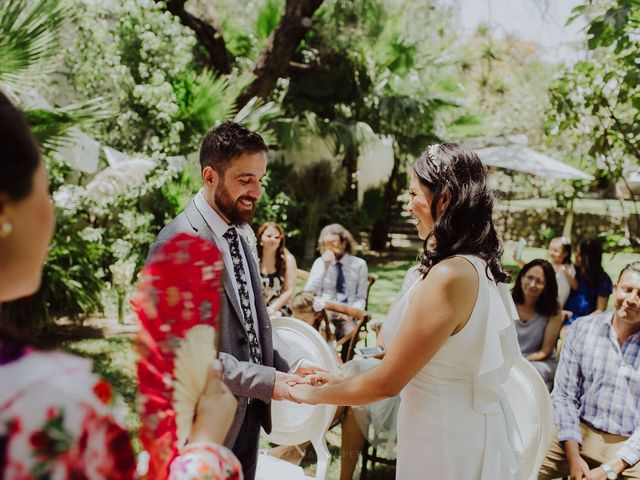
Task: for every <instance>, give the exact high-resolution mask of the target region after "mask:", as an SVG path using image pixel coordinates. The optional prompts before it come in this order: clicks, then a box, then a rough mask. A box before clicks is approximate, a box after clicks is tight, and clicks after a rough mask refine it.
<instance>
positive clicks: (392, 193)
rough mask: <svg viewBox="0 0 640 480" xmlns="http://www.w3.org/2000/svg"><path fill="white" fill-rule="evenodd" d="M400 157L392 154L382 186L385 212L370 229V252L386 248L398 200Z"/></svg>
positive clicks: (394, 153)
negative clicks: (385, 180)
mask: <svg viewBox="0 0 640 480" xmlns="http://www.w3.org/2000/svg"><path fill="white" fill-rule="evenodd" d="M401 163H402V162H401V160H400V157H399V156H398V154H397V153H396V151H395V149H394V152H393V168H392V169H391V175H389V180H388V181H387V183H386V184H385V186H384V207H385V211H384V214H383V215H382V217H381V218H379V219H377V220H376V221H375V222H374V224H373V227H372V229H371V237H370V239H369V246H370V248H371V249H372V250H376V251H378V252H381V251H383V250H385V249H386V248H387V239H388V237H389V230H390V229H391V218H392V215H393V207H394V206H395V203H396V200H397V198H398V193H399V192H398V190H399V188H398V184H399V182H398V176H399V175H400V164H401Z"/></svg>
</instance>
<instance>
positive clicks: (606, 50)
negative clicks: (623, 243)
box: [546, 0, 640, 242]
mask: <svg viewBox="0 0 640 480" xmlns="http://www.w3.org/2000/svg"><path fill="white" fill-rule="evenodd" d="M585 13H586V14H588V16H589V18H590V22H589V24H588V27H587V35H588V42H587V45H588V48H589V50H590V54H589V57H588V59H587V60H583V61H580V62H577V63H576V64H575V65H573V67H571V68H568V69H566V70H565V71H564V72H563V73H562V75H561V76H559V77H558V78H557V79H556V81H555V82H554V84H553V85H552V88H551V92H550V93H551V109H550V110H549V116H548V121H547V126H546V127H547V131H548V132H549V134H551V135H558V134H561V135H563V136H565V137H566V138H568V139H569V141H570V143H571V148H572V150H573V156H574V158H575V159H576V161H578V162H581V163H583V164H584V165H588V169H589V170H591V171H592V172H594V174H595V175H596V176H597V177H598V179H599V181H600V182H601V183H605V182H609V181H615V180H617V179H619V178H620V177H621V176H622V175H623V174H624V173H625V172H627V171H632V170H635V169H637V168H638V165H639V162H640V123H639V120H640V113H639V112H640V110H639V108H638V107H640V85H639V79H640V76H639V74H638V65H637V58H638V56H639V55H640V43H639V42H638V40H637V31H638V25H639V24H640V4H638V2H636V1H633V0H618V1H615V2H606V3H605V2H595V1H589V2H586V3H584V4H583V5H580V6H578V7H576V8H575V9H574V11H573V17H572V18H571V19H570V21H573V20H574V19H575V18H576V17H577V16H579V15H582V14H585ZM631 233H632V236H633V238H632V239H631V240H632V241H634V242H636V241H638V239H639V238H640V232H638V231H637V232H631Z"/></svg>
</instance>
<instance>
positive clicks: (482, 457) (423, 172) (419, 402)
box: [290, 144, 522, 480]
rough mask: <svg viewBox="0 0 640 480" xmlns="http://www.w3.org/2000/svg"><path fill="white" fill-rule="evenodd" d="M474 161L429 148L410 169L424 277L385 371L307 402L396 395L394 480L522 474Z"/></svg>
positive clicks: (307, 394)
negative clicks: (395, 464) (421, 240)
mask: <svg viewBox="0 0 640 480" xmlns="http://www.w3.org/2000/svg"><path fill="white" fill-rule="evenodd" d="M487 177H488V172H487V169H486V168H485V167H484V165H483V164H482V163H481V162H480V160H479V159H478V156H477V155H476V154H475V153H473V152H472V151H470V150H469V149H468V148H466V147H464V146H462V145H459V144H441V145H432V146H430V147H429V148H428V149H427V151H426V152H425V153H424V154H423V155H422V156H421V157H420V158H419V159H418V160H417V161H416V163H415V164H414V165H413V169H412V175H411V185H410V188H409V194H410V200H409V203H408V205H407V210H408V211H409V212H410V213H411V214H412V216H413V217H414V218H415V221H416V227H417V229H418V233H419V235H420V238H422V239H424V251H423V253H422V258H421V262H422V268H421V275H420V276H419V278H418V279H417V280H416V282H415V283H414V284H413V286H412V287H411V288H410V289H409V290H408V291H406V292H405V293H404V294H403V295H402V296H401V297H400V299H399V300H398V301H397V302H396V304H395V305H394V306H393V307H392V309H391V311H390V313H389V315H388V317H387V320H385V323H384V324H383V330H382V332H383V337H384V339H385V343H386V345H387V353H386V355H385V357H384V359H383V360H382V361H381V362H380V364H379V365H378V366H377V367H375V368H373V369H371V370H368V371H366V372H364V373H362V374H360V375H357V376H355V377H350V378H348V379H341V378H332V377H328V376H325V377H324V378H320V379H319V380H320V381H319V382H318V383H319V384H323V385H322V386H320V387H318V386H315V387H314V386H310V385H296V386H292V387H290V388H291V394H292V396H293V397H295V398H296V399H297V400H299V401H302V402H306V403H331V404H337V405H362V404H367V403H371V402H375V401H377V400H380V399H383V398H388V397H392V396H394V395H397V394H398V393H399V394H400V397H401V403H400V410H399V413H398V462H397V469H396V478H398V479H404V480H415V479H425V478H426V479H449V480H460V479H465V480H470V479H483V480H495V479H512V478H521V476H522V475H521V469H520V462H519V459H518V455H517V453H516V448H515V446H514V442H515V441H516V439H515V436H516V435H517V434H516V429H517V427H516V425H515V419H514V418H513V414H512V411H511V408H510V405H509V403H508V401H507V399H506V395H505V393H504V390H503V388H502V384H503V383H504V382H505V380H506V378H507V376H508V372H509V370H510V369H511V366H512V365H513V362H514V361H515V359H516V357H518V356H519V355H520V350H519V347H518V341H517V337H516V331H515V327H514V323H513V319H514V318H516V316H517V314H516V311H515V307H514V305H513V302H512V300H511V296H510V293H509V290H508V288H507V285H506V284H505V283H504V282H507V281H509V276H508V275H507V274H506V273H505V272H504V271H503V270H502V267H501V265H500V256H501V254H502V243H501V241H500V239H499V238H498V235H497V234H496V231H495V229H494V226H493V221H492V217H491V215H492V212H493V205H494V193H493V191H492V190H491V189H490V187H489V185H488V182H487Z"/></svg>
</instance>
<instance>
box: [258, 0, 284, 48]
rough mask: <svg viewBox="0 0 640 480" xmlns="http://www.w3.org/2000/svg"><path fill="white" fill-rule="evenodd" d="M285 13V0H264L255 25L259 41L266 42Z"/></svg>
mask: <svg viewBox="0 0 640 480" xmlns="http://www.w3.org/2000/svg"><path fill="white" fill-rule="evenodd" d="M283 13H284V2H283V0H264V2H263V3H262V5H261V6H260V8H258V14H257V19H256V25H255V32H256V34H257V37H258V39H259V40H261V41H264V40H266V39H267V37H268V36H269V35H271V32H272V31H273V30H274V29H275V28H276V26H277V25H278V22H279V21H280V17H281V16H282V14H283Z"/></svg>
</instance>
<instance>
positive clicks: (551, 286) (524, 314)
mask: <svg viewBox="0 0 640 480" xmlns="http://www.w3.org/2000/svg"><path fill="white" fill-rule="evenodd" d="M511 294H512V296H513V301H514V303H515V304H516V309H517V310H518V318H517V319H516V331H517V332H518V343H519V344H520V350H521V351H522V355H524V356H525V357H526V358H527V360H529V361H530V362H531V363H532V365H533V366H534V367H535V369H536V370H537V371H538V373H540V375H541V376H542V378H543V380H544V381H545V383H546V384H547V387H548V388H549V389H551V387H552V386H553V376H554V373H555V369H556V358H555V346H556V341H557V340H558V334H559V333H560V327H561V326H562V312H561V310H560V306H559V305H558V299H557V296H558V286H557V284H556V276H555V272H554V270H553V267H552V266H551V264H550V263H549V262H547V261H546V260H533V261H531V262H529V263H527V264H526V265H525V266H524V267H522V270H520V273H518V277H517V278H516V281H515V284H514V287H513V289H512V290H511Z"/></svg>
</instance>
